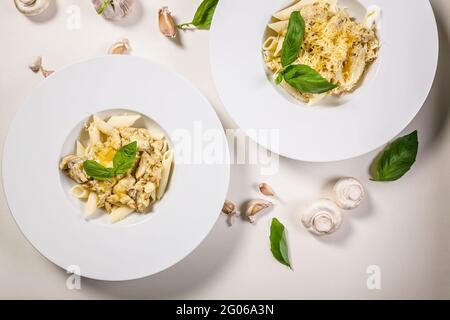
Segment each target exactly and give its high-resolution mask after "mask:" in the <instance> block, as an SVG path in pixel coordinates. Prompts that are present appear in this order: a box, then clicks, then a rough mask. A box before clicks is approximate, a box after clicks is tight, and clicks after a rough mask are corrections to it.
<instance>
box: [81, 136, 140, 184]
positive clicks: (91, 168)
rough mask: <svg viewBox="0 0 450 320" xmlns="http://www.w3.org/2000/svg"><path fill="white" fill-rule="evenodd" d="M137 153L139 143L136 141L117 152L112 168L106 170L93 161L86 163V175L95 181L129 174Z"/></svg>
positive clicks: (84, 166)
mask: <svg viewBox="0 0 450 320" xmlns="http://www.w3.org/2000/svg"><path fill="white" fill-rule="evenodd" d="M136 153H137V142H136V141H134V142H131V143H129V144H127V145H126V146H124V147H122V148H120V149H119V150H117V152H116V154H115V155H114V158H113V167H112V168H106V167H105V166H103V165H101V164H100V163H98V162H96V161H92V160H86V161H84V163H83V168H84V171H86V174H87V175H88V176H90V177H91V178H94V179H95V180H101V181H103V180H108V179H111V178H114V177H115V176H117V175H119V174H123V173H125V172H127V171H128V170H129V169H130V168H131V167H132V166H133V163H134V160H135V158H136Z"/></svg>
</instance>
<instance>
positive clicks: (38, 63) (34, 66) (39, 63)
mask: <svg viewBox="0 0 450 320" xmlns="http://www.w3.org/2000/svg"><path fill="white" fill-rule="evenodd" d="M28 68H30V70H31V71H33V72H34V73H38V72H39V71H40V70H41V68H42V57H37V58H36V60H35V61H34V62H33V63H32V64H30V65H29V66H28Z"/></svg>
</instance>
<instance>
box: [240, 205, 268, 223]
mask: <svg viewBox="0 0 450 320" xmlns="http://www.w3.org/2000/svg"><path fill="white" fill-rule="evenodd" d="M272 206H273V204H272V202H269V201H266V200H262V199H257V200H251V201H249V202H248V203H247V210H246V211H245V216H246V217H247V218H248V220H250V222H252V223H253V222H255V218H256V216H257V215H258V214H259V213H260V212H261V211H263V210H264V209H267V208H270V207H272Z"/></svg>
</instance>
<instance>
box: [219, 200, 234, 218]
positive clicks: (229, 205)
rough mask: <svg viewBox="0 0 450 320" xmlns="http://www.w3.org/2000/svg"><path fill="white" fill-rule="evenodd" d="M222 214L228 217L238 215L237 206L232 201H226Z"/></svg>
mask: <svg viewBox="0 0 450 320" xmlns="http://www.w3.org/2000/svg"><path fill="white" fill-rule="evenodd" d="M222 212H223V213H225V214H227V215H233V214H235V213H236V204H235V203H234V202H232V201H230V200H225V203H224V204H223V207H222Z"/></svg>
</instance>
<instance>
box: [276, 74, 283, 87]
mask: <svg viewBox="0 0 450 320" xmlns="http://www.w3.org/2000/svg"><path fill="white" fill-rule="evenodd" d="M282 81H283V74H282V73H281V72H280V73H278V74H277V77H276V78H275V84H276V85H279V84H280V83H281V82H282Z"/></svg>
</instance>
